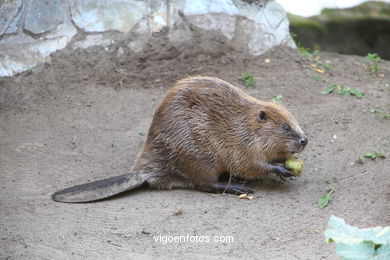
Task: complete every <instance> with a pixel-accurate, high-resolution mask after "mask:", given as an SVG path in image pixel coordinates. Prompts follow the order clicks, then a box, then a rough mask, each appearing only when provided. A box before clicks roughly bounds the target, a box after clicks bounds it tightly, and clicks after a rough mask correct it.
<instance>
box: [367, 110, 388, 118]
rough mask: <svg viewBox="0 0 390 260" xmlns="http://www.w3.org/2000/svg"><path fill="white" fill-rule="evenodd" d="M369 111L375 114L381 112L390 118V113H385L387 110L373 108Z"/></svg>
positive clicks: (384, 116) (381, 114)
mask: <svg viewBox="0 0 390 260" xmlns="http://www.w3.org/2000/svg"><path fill="white" fill-rule="evenodd" d="M369 111H370V113H373V114H379V115H380V116H382V118H383V119H390V114H388V113H385V112H383V111H381V110H379V109H378V108H371V109H370V110H369Z"/></svg>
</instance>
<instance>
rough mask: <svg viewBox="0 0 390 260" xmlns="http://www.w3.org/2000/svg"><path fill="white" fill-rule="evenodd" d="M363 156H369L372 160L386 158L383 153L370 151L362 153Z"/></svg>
mask: <svg viewBox="0 0 390 260" xmlns="http://www.w3.org/2000/svg"><path fill="white" fill-rule="evenodd" d="M364 157H366V158H370V159H372V160H375V159H376V158H381V159H384V158H386V157H385V155H384V154H383V153H372V152H366V153H364Z"/></svg>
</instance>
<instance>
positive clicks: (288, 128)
mask: <svg viewBox="0 0 390 260" xmlns="http://www.w3.org/2000/svg"><path fill="white" fill-rule="evenodd" d="M290 130H291V127H290V126H289V125H287V124H285V125H283V131H284V132H286V133H288V132H290Z"/></svg>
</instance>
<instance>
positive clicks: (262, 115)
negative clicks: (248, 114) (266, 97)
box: [257, 110, 267, 121]
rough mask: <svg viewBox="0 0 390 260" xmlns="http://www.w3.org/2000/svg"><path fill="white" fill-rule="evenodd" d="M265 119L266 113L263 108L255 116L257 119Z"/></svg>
mask: <svg viewBox="0 0 390 260" xmlns="http://www.w3.org/2000/svg"><path fill="white" fill-rule="evenodd" d="M266 119H267V114H266V113H265V112H264V111H263V110H261V111H260V112H259V115H258V116H257V120H259V121H264V120H266Z"/></svg>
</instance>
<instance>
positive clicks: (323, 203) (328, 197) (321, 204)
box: [317, 187, 334, 209]
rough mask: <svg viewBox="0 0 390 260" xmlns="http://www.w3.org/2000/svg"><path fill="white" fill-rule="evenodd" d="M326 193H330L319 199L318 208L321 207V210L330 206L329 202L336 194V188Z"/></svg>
mask: <svg viewBox="0 0 390 260" xmlns="http://www.w3.org/2000/svg"><path fill="white" fill-rule="evenodd" d="M326 191H327V192H328V193H327V194H326V195H321V196H320V197H319V198H318V199H317V203H318V207H320V208H321V209H322V208H325V207H326V205H328V203H329V201H331V200H332V199H333V197H332V193H333V192H334V188H333V187H329V188H328V189H327V190H326Z"/></svg>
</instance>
